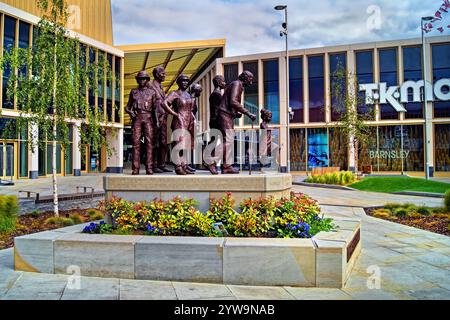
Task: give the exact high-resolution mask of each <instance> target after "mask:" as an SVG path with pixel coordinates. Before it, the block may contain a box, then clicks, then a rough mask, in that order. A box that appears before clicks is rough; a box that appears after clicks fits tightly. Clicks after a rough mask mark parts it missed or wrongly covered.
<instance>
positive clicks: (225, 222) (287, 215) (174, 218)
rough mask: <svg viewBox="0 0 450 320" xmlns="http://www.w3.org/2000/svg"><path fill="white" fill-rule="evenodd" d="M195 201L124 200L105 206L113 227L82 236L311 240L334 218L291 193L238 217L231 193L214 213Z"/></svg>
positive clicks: (249, 202) (249, 204) (254, 203)
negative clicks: (199, 209) (197, 205)
mask: <svg viewBox="0 0 450 320" xmlns="http://www.w3.org/2000/svg"><path fill="white" fill-rule="evenodd" d="M195 205H196V203H195V201H194V200H184V201H183V200H181V198H174V199H173V200H171V201H167V202H165V201H162V200H154V201H152V202H149V203H146V202H137V203H136V202H129V201H125V200H123V199H120V198H113V199H112V200H111V201H105V202H103V203H101V206H100V208H101V210H103V211H105V212H106V214H107V215H109V216H111V217H112V220H113V225H114V227H113V226H112V225H108V224H105V223H102V225H96V224H92V225H90V226H87V227H86V228H85V230H84V233H97V234H98V233H100V234H111V233H112V234H122V235H126V234H128V235H133V234H134V235H151V236H200V237H224V236H233V237H257V238H311V237H312V236H314V235H315V234H317V233H319V232H321V231H331V230H333V228H334V226H333V223H332V219H329V218H324V217H323V216H320V208H319V207H318V204H317V202H316V201H315V200H312V199H311V198H309V197H308V196H306V195H304V194H294V193H291V195H290V197H289V198H282V199H280V200H276V199H274V198H273V197H269V198H259V199H257V200H254V199H246V200H244V201H243V202H242V203H241V204H240V212H238V211H236V210H234V209H233V208H234V205H235V203H234V200H233V198H232V196H231V193H227V194H226V195H225V196H224V197H222V199H211V200H210V210H209V211H207V212H206V213H201V212H200V211H198V210H196V208H195Z"/></svg>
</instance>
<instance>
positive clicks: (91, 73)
mask: <svg viewBox="0 0 450 320" xmlns="http://www.w3.org/2000/svg"><path fill="white" fill-rule="evenodd" d="M94 64H95V49H94V48H91V47H89V65H90V66H92V65H94ZM89 82H90V83H89V91H88V101H89V108H90V109H91V110H95V91H94V86H95V74H94V71H93V70H89Z"/></svg>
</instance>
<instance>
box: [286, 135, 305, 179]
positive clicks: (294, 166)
mask: <svg viewBox="0 0 450 320" xmlns="http://www.w3.org/2000/svg"><path fill="white" fill-rule="evenodd" d="M290 131H291V140H290V143H291V144H290V146H289V147H290V148H291V151H290V152H291V170H292V171H306V154H307V152H306V130H305V129H291V130H290Z"/></svg>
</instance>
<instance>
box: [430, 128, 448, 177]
mask: <svg viewBox="0 0 450 320" xmlns="http://www.w3.org/2000/svg"><path fill="white" fill-rule="evenodd" d="M434 138H435V153H434V156H435V163H436V167H435V170H436V171H437V172H450V124H436V125H435V126H434Z"/></svg>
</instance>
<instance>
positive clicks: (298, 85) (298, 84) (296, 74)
mask: <svg viewBox="0 0 450 320" xmlns="http://www.w3.org/2000/svg"><path fill="white" fill-rule="evenodd" d="M289 106H290V107H291V108H292V112H294V118H293V119H292V121H291V122H292V123H303V122H305V119H304V112H303V110H304V105H303V58H301V57H296V58H290V59H289Z"/></svg>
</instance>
